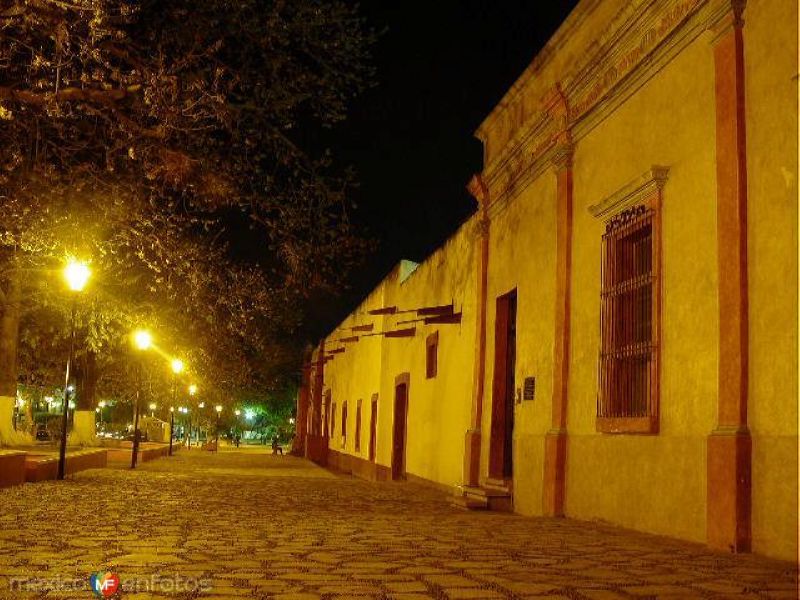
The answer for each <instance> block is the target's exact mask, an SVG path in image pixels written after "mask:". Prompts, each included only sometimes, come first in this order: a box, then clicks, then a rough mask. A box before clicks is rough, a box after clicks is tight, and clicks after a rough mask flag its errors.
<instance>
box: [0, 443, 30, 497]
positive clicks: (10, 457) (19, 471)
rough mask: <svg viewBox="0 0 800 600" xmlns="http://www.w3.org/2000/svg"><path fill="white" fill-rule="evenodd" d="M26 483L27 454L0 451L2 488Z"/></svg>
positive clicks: (0, 480) (0, 486)
mask: <svg viewBox="0 0 800 600" xmlns="http://www.w3.org/2000/svg"><path fill="white" fill-rule="evenodd" d="M20 483H25V453H24V452H20V451H18V450H0V488H2V487H8V486H12V485H18V484H20Z"/></svg>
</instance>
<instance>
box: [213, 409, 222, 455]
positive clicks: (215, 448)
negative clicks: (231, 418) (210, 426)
mask: <svg viewBox="0 0 800 600" xmlns="http://www.w3.org/2000/svg"><path fill="white" fill-rule="evenodd" d="M214 408H215V409H216V411H217V427H216V429H217V436H216V439H215V440H214V452H219V415H220V413H221V412H222V405H221V404H217V405H216V406H215V407H214Z"/></svg>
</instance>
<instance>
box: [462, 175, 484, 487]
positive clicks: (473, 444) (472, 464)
mask: <svg viewBox="0 0 800 600" xmlns="http://www.w3.org/2000/svg"><path fill="white" fill-rule="evenodd" d="M467 189H468V190H469V192H470V194H472V195H473V196H474V197H475V200H477V202H478V207H479V211H480V213H479V216H478V221H477V223H478V236H477V240H476V244H477V246H478V247H477V257H478V259H477V261H476V265H475V276H476V279H477V285H476V295H477V298H476V305H477V306H476V310H475V338H476V340H475V359H474V361H473V362H474V367H473V368H474V370H473V386H474V387H473V394H472V418H471V421H470V428H469V429H468V430H467V432H466V435H465V436H464V468H463V469H464V472H463V475H462V480H463V482H464V485H466V486H471V487H476V486H478V485H479V482H480V467H481V424H482V420H483V396H484V387H485V385H486V382H485V378H486V298H487V289H488V281H489V223H490V221H489V190H488V189H487V187H486V185H485V184H484V182H483V179H482V178H481V176H480V175H474V176H473V177H472V179H471V180H470V182H469V185H467Z"/></svg>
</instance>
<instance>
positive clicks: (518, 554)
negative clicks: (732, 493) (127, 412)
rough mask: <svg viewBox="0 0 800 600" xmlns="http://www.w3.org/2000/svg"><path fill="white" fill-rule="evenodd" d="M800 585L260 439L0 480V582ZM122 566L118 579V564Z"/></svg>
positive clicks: (298, 594) (9, 585) (715, 592)
mask: <svg viewBox="0 0 800 600" xmlns="http://www.w3.org/2000/svg"><path fill="white" fill-rule="evenodd" d="M99 570H108V571H111V572H114V573H116V574H117V575H118V576H119V578H120V579H121V587H122V592H121V594H120V596H121V597H123V598H128V599H131V598H137V599H138V598H142V599H144V598H156V597H161V596H162V595H163V596H168V597H173V598H174V597H178V598H187V599H188V598H309V599H312V598H323V599H332V598H387V599H388V598H397V599H405V600H413V599H423V598H527V597H533V598H539V597H543V598H548V599H551V600H552V599H554V598H571V599H595V600H605V599H616V598H662V597H664V598H753V599H756V598H765V599H766V598H776V599H777V598H797V580H796V573H793V571H792V569H791V567H790V565H788V564H786V563H780V562H774V561H770V560H766V559H763V558H760V557H756V556H748V555H742V556H729V555H725V554H715V553H712V552H709V551H708V550H706V549H705V548H704V547H703V546H700V545H695V544H688V543H683V542H678V541H674V540H670V539H666V538H660V537H655V536H649V535H644V534H637V533H632V532H629V531H624V530H621V529H617V528H613V527H610V526H605V525H598V524H587V523H580V522H576V521H571V520H548V519H532V518H524V517H519V516H514V515H509V514H498V513H469V512H462V511H459V510H458V509H455V508H452V507H450V506H449V505H448V503H447V498H446V496H445V495H444V494H442V493H441V492H439V491H437V490H433V489H430V488H427V487H421V486H419V485H415V484H405V483H369V482H364V481H360V480H357V479H351V478H344V477H339V476H336V475H333V474H331V473H328V472H327V471H325V470H322V469H320V468H318V467H316V466H314V465H311V464H309V463H308V462H306V461H303V460H300V459H296V458H291V457H283V458H281V457H273V456H270V455H268V454H266V453H264V451H263V450H250V449H243V450H241V451H223V452H220V453H219V454H217V455H214V454H209V453H207V452H201V451H198V450H193V451H191V452H181V453H180V454H178V455H177V456H175V457H173V458H170V459H162V460H158V461H154V462H151V463H147V464H145V465H142V466H141V467H140V468H139V469H138V470H137V471H135V472H131V471H129V470H125V469H102V470H90V471H85V472H83V473H79V474H78V475H76V476H74V477H73V478H71V479H70V480H68V481H65V482H61V483H58V482H45V483H40V484H26V485H24V486H19V487H16V488H9V489H4V490H0V597H3V598H5V597H9V598H24V597H30V598H35V597H45V598H82V599H88V598H92V597H93V596H92V593H91V592H90V591H89V587H88V581H89V579H88V578H89V574H90V573H92V572H95V571H99ZM112 579H113V578H112Z"/></svg>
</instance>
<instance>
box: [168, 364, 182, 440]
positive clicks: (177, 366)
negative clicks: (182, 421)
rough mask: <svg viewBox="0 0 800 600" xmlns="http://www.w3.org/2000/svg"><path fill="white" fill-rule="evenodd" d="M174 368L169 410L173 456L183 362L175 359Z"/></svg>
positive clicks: (172, 365)
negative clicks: (179, 377) (179, 383)
mask: <svg viewBox="0 0 800 600" xmlns="http://www.w3.org/2000/svg"><path fill="white" fill-rule="evenodd" d="M170 366H171V367H172V374H173V379H172V406H171V407H170V408H169V455H170V456H172V438H173V436H174V434H175V405H176V404H177V403H178V376H179V375H180V374H181V373H182V372H183V361H182V360H181V359H180V358H173V359H172V363H171V365H170Z"/></svg>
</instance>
